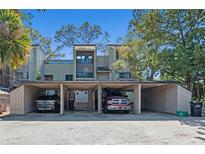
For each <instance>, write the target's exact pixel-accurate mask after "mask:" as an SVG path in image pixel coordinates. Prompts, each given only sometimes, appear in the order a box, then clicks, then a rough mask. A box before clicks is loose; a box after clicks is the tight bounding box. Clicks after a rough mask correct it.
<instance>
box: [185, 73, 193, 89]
mask: <svg viewBox="0 0 205 154" xmlns="http://www.w3.org/2000/svg"><path fill="white" fill-rule="evenodd" d="M186 84H187V89H188V90H189V91H190V92H192V91H193V77H192V75H188V76H187V79H186Z"/></svg>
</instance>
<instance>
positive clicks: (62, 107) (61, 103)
mask: <svg viewBox="0 0 205 154" xmlns="http://www.w3.org/2000/svg"><path fill="white" fill-rule="evenodd" d="M63 90H64V89H63V84H60V114H61V115H63V113H64V92H63Z"/></svg>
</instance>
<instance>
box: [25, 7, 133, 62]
mask: <svg viewBox="0 0 205 154" xmlns="http://www.w3.org/2000/svg"><path fill="white" fill-rule="evenodd" d="M24 11H25V12H29V13H32V14H33V16H34V17H33V19H32V24H33V27H34V28H35V29H37V30H38V31H40V32H41V34H42V35H43V36H45V37H51V38H54V35H55V32H56V31H57V30H58V29H59V28H60V27H62V26H63V25H66V24H74V25H77V26H79V25H81V24H82V23H83V22H85V21H88V22H89V23H91V24H97V25H99V26H101V27H102V29H103V30H104V31H107V32H108V33H109V34H110V35H111V37H110V40H111V42H110V43H116V39H117V38H118V37H123V36H124V35H126V33H127V29H128V24H129V21H130V20H131V19H132V10H46V11H45V12H41V11H36V10H24ZM55 47H56V44H55V43H54V42H53V44H52V48H53V50H54V49H55ZM70 50H71V49H63V50H62V52H63V53H65V54H66V59H70V58H71V51H70Z"/></svg>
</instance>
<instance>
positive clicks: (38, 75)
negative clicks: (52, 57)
mask: <svg viewBox="0 0 205 154" xmlns="http://www.w3.org/2000/svg"><path fill="white" fill-rule="evenodd" d="M36 80H41V73H40V72H37V73H36Z"/></svg>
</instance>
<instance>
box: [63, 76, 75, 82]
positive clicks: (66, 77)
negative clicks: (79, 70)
mask: <svg viewBox="0 0 205 154" xmlns="http://www.w3.org/2000/svg"><path fill="white" fill-rule="evenodd" d="M65 80H66V81H73V75H65Z"/></svg>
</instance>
